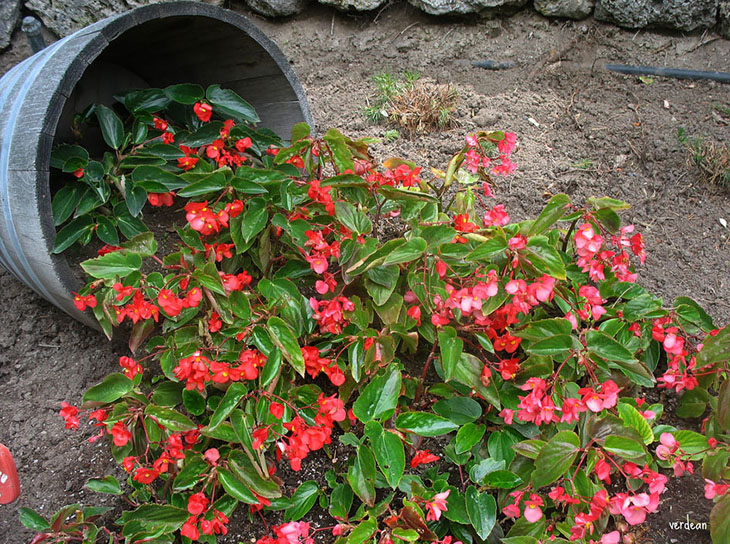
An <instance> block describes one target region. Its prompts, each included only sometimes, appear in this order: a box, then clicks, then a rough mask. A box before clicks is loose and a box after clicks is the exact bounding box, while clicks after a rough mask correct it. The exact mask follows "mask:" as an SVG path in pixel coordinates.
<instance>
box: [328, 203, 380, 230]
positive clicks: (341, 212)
mask: <svg viewBox="0 0 730 544" xmlns="http://www.w3.org/2000/svg"><path fill="white" fill-rule="evenodd" d="M335 216H336V217H337V219H338V220H339V222H340V223H342V224H343V225H345V226H346V227H347V228H348V229H350V230H351V231H352V232H354V233H355V234H370V233H371V232H372V230H373V224H372V222H371V221H370V219H368V216H367V215H365V214H364V213H363V211H362V210H359V209H357V208H356V207H355V206H353V205H352V204H350V203H349V202H346V201H344V200H338V201H337V202H336V203H335Z"/></svg>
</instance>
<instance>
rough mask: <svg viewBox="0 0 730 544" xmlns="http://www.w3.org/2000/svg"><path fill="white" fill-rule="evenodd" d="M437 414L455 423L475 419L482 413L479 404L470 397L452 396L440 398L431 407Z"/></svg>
mask: <svg viewBox="0 0 730 544" xmlns="http://www.w3.org/2000/svg"><path fill="white" fill-rule="evenodd" d="M432 409H433V411H434V412H436V413H437V414H438V415H440V416H443V417H445V418H446V419H449V420H451V421H452V422H453V423H455V424H457V425H464V424H465V423H471V422H472V421H476V420H477V419H479V418H480V417H481V415H482V407H481V405H480V404H479V403H478V402H477V401H476V400H474V399H472V398H470V397H460V396H458V397H454V398H451V399H442V400H440V401H438V402H436V404H434V405H433V407H432Z"/></svg>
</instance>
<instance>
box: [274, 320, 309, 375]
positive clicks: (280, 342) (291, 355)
mask: <svg viewBox="0 0 730 544" xmlns="http://www.w3.org/2000/svg"><path fill="white" fill-rule="evenodd" d="M266 326H267V332H268V333H269V337H270V338H271V341H272V342H273V343H274V344H275V345H276V346H277V347H278V348H279V349H280V350H281V353H282V355H283V356H284V358H285V359H286V360H287V361H289V363H291V365H292V367H294V370H296V371H297V372H298V373H299V375H300V376H304V355H302V348H301V347H300V346H299V342H298V341H297V338H296V336H295V335H294V333H293V332H292V330H291V329H290V328H289V326H288V325H287V324H286V323H285V322H284V320H283V319H281V318H278V317H270V318H269V320H268V321H267V322H266Z"/></svg>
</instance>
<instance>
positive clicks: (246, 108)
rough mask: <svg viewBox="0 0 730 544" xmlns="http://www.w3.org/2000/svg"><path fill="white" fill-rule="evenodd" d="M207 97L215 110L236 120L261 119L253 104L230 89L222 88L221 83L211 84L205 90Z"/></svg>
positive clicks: (253, 120)
mask: <svg viewBox="0 0 730 544" xmlns="http://www.w3.org/2000/svg"><path fill="white" fill-rule="evenodd" d="M205 97H206V98H207V99H208V101H209V102H210V103H211V104H212V105H213V112H214V113H217V114H218V115H220V116H222V117H224V118H227V117H230V118H232V119H233V120H235V121H238V122H244V123H258V122H259V121H261V119H259V116H258V115H257V114H256V110H254V109H253V106H251V104H249V103H248V102H246V101H245V100H244V99H243V98H241V97H240V96H238V94H236V93H235V92H234V91H232V90H230V89H221V87H220V85H211V86H210V87H208V89H207V90H206V91H205Z"/></svg>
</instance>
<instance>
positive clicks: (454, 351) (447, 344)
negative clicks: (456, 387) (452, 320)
mask: <svg viewBox="0 0 730 544" xmlns="http://www.w3.org/2000/svg"><path fill="white" fill-rule="evenodd" d="M438 337H439V349H440V350H441V366H442V367H443V369H444V380H445V381H447V382H448V381H449V380H451V379H452V378H453V377H454V372H455V371H456V365H457V364H458V363H459V361H460V359H461V352H462V351H463V349H464V341H463V340H462V339H461V338H459V337H457V336H456V330H455V329H454V328H453V327H444V328H443V329H441V331H440V332H439V335H438Z"/></svg>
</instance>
